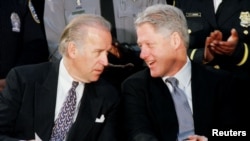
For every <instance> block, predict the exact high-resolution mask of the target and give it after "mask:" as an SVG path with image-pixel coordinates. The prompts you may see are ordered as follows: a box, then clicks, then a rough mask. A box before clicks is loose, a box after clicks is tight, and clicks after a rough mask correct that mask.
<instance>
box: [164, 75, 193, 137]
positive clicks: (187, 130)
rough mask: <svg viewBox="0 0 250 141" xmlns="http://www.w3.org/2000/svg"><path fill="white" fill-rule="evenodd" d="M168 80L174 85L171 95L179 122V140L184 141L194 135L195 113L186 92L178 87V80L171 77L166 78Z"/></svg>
mask: <svg viewBox="0 0 250 141" xmlns="http://www.w3.org/2000/svg"><path fill="white" fill-rule="evenodd" d="M166 82H168V83H170V84H171V86H172V87H173V92H172V93H171V95H172V98H173V101H174V105H175V111H176V114H177V118H178V123H179V134H178V141H183V140H184V139H186V138H187V137H188V136H189V135H194V122H193V114H192V111H191V109H190V106H189V104H188V101H187V97H186V95H185V93H184V92H183V90H181V89H180V88H179V87H178V80H177V79H176V78H174V77H170V78H167V79H166Z"/></svg>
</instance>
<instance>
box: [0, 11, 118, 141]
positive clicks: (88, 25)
mask: <svg viewBox="0 0 250 141" xmlns="http://www.w3.org/2000/svg"><path fill="white" fill-rule="evenodd" d="M111 42H112V37H111V33H110V23H109V22H108V21H106V20H105V19H104V18H103V17H101V16H97V15H92V14H81V15H78V16H76V17H75V18H74V19H72V21H71V22H70V23H69V24H68V25H67V26H66V27H65V29H64V31H63V33H62V36H61V39H60V45H59V48H60V52H61V54H62V59H60V60H59V61H57V62H46V63H42V64H38V65H29V66H22V67H16V68H14V69H12V70H11V71H10V73H9V74H8V76H7V79H6V83H7V85H6V88H5V89H4V90H3V92H2V93H1V94H0V140H13V141H14V140H36V141H39V140H43V141H49V140H50V141H117V138H116V136H117V135H116V129H115V126H116V108H117V106H118V103H119V95H118V92H117V90H116V89H115V88H114V87H113V86H112V85H111V84H109V83H108V82H106V81H104V80H103V79H102V78H99V77H100V75H101V73H102V72H103V70H104V68H105V67H106V66H107V65H108V59H107V54H108V50H109V49H110V48H111Z"/></svg>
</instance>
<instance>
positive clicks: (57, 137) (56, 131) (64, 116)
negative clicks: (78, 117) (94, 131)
mask: <svg viewBox="0 0 250 141" xmlns="http://www.w3.org/2000/svg"><path fill="white" fill-rule="evenodd" d="M77 86H78V82H75V81H73V83H72V87H71V89H70V90H69V95H68V96H67V98H66V101H65V102H64V103H63V107H62V109H61V111H60V113H59V115H58V118H57V119H56V121H55V125H54V127H53V130H52V134H51V141H63V140H64V138H65V136H66V134H67V132H68V131H69V129H70V127H71V125H72V123H73V118H74V113H75V109H76V91H75V90H76V87H77Z"/></svg>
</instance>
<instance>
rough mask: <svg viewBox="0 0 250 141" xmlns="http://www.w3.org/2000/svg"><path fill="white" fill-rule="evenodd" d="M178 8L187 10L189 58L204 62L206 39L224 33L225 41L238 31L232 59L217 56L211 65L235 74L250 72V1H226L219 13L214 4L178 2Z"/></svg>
mask: <svg viewBox="0 0 250 141" xmlns="http://www.w3.org/2000/svg"><path fill="white" fill-rule="evenodd" d="M174 3H175V6H177V7H179V8H180V9H182V10H183V12H184V14H185V16H186V18H187V22H188V28H189V29H188V32H189V34H190V46H189V52H188V53H189V57H190V59H191V60H194V61H197V62H200V63H201V62H202V60H203V55H204V46H205V40H206V37H208V36H209V35H210V33H211V32H213V31H214V30H220V31H221V32H222V34H223V40H227V39H228V37H229V36H230V34H231V33H230V31H231V29H232V28H235V29H236V31H237V32H238V35H239V42H238V45H237V47H236V50H235V52H234V53H233V54H232V55H231V56H222V55H216V56H215V59H214V60H213V61H212V62H210V63H209V64H210V65H212V66H215V67H216V68H221V69H226V70H230V71H233V72H240V73H245V72H247V73H249V72H250V69H249V68H250V67H249V65H250V64H249V63H250V61H249V60H250V56H249V53H250V52H249V51H250V1H249V0H224V1H222V2H221V3H220V5H219V6H218V8H217V11H215V9H214V3H213V1H212V0H175V1H174Z"/></svg>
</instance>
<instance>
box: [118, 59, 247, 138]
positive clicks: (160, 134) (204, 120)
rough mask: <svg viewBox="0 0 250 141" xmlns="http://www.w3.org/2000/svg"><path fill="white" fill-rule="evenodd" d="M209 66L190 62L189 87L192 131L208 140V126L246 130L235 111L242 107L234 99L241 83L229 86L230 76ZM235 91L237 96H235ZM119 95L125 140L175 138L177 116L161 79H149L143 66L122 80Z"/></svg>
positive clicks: (209, 135)
mask: <svg viewBox="0 0 250 141" xmlns="http://www.w3.org/2000/svg"><path fill="white" fill-rule="evenodd" d="M210 69H211V68H204V67H201V66H199V65H197V64H194V63H193V64H192V70H191V71H192V74H191V89H192V104H193V118H194V126H195V134H198V135H205V136H206V137H208V138H209V140H212V138H210V137H211V135H212V134H211V133H212V129H221V130H222V129H225V130H229V129H234V130H246V129H245V128H244V127H247V125H241V124H246V122H245V121H244V123H240V121H242V122H243V119H244V116H243V113H242V111H237V110H241V109H243V108H242V107H240V108H239V107H238V106H240V105H238V102H236V101H238V100H239V99H240V98H242V97H241V96H242V95H241V90H238V88H239V87H242V86H241V85H240V84H239V86H236V85H234V87H232V85H231V84H232V83H233V82H234V81H235V80H233V79H232V78H234V77H229V73H225V72H224V71H223V72H221V71H219V70H210ZM236 87H238V88H236ZM236 90H237V92H238V93H237V95H238V94H239V95H241V96H240V97H237V96H236ZM122 94H123V95H124V101H123V106H124V110H125V112H124V113H125V115H124V118H125V120H124V121H125V127H126V131H127V136H128V138H129V140H131V141H176V138H177V133H178V121H177V115H176V112H175V107H174V103H173V100H172V97H171V94H170V92H169V89H168V87H167V86H166V84H165V83H164V82H163V80H162V79H161V78H152V77H151V76H150V72H149V69H145V70H143V71H141V72H138V73H136V74H134V75H132V76H131V77H129V78H128V79H126V80H125V81H124V82H123V84H122ZM232 99H234V101H232ZM248 101H249V99H248ZM241 102H243V101H241ZM241 106H243V105H241ZM244 120H246V119H244ZM243 126H244V127H243ZM217 139H218V138H217Z"/></svg>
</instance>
